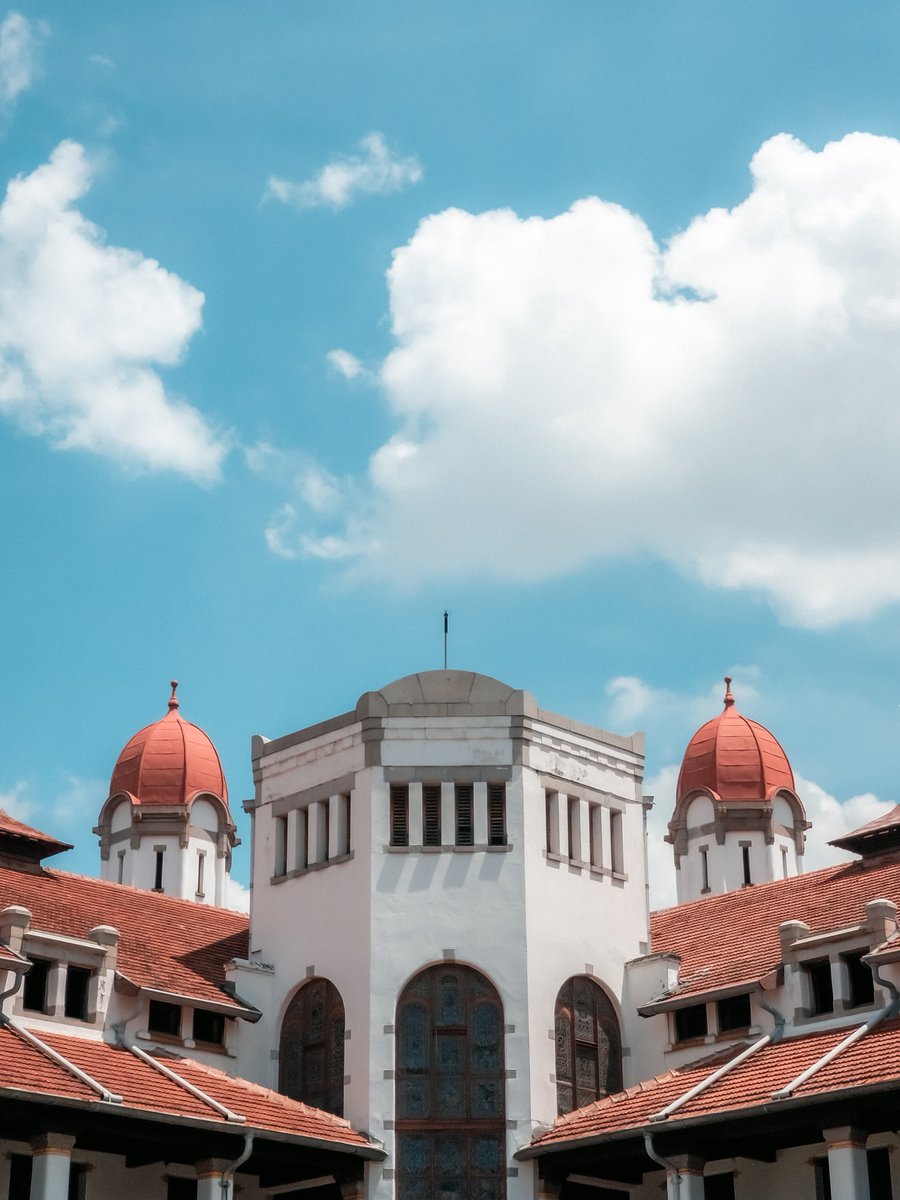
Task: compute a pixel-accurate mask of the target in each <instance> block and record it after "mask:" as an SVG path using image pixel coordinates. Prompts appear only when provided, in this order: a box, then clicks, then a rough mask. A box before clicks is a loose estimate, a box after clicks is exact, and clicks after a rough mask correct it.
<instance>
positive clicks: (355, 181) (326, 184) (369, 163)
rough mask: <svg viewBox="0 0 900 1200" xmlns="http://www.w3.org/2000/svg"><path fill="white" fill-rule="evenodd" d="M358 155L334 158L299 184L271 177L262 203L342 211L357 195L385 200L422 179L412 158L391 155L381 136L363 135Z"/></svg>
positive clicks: (420, 168) (419, 170) (375, 133)
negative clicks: (275, 202)
mask: <svg viewBox="0 0 900 1200" xmlns="http://www.w3.org/2000/svg"><path fill="white" fill-rule="evenodd" d="M359 147H360V153H359V154H351V155H347V156H336V157H334V158H332V160H331V162H329V163H328V164H327V165H326V166H324V167H322V169H321V170H320V171H319V172H318V173H317V174H316V175H314V176H313V178H312V179H307V180H306V181H305V182H303V183H292V182H291V181H290V180H288V179H279V178H278V177H277V176H275V175H273V176H271V177H270V179H269V181H268V183H267V184H266V191H265V195H264V197H263V198H264V199H270V198H271V199H274V200H280V201H281V203H282V204H288V205H290V206H291V207H292V208H300V209H304V208H318V207H319V206H321V205H328V206H329V207H330V208H333V209H341V208H346V207H347V205H348V204H351V203H352V202H353V201H354V200H355V199H356V198H357V196H358V195H360V194H369V195H379V196H388V195H390V194H391V193H392V192H399V191H401V190H402V189H403V188H405V187H406V186H407V185H408V184H411V183H418V182H419V181H420V180H421V179H422V167H421V164H420V163H419V161H418V159H416V158H415V157H413V156H409V157H406V158H402V157H400V155H398V154H396V153H394V152H393V151H392V150H391V149H390V147H389V146H388V144H387V142H386V141H385V138H384V134H382V133H377V132H374V133H367V134H366V136H365V137H364V138H363V139H362V140H361V141H360V143H359Z"/></svg>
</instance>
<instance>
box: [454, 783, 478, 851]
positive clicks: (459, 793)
mask: <svg viewBox="0 0 900 1200" xmlns="http://www.w3.org/2000/svg"><path fill="white" fill-rule="evenodd" d="M473 791H474V788H473V786H472V784H471V783H458V784H457V785H456V844H457V846H474V845H475V814H474V812H473V809H474V803H473Z"/></svg>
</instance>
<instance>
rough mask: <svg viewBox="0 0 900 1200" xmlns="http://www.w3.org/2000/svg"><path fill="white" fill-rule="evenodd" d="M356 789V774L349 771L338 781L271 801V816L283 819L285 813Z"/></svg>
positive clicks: (318, 785)
mask: <svg viewBox="0 0 900 1200" xmlns="http://www.w3.org/2000/svg"><path fill="white" fill-rule="evenodd" d="M355 787H356V772H355V771H349V772H348V773H347V774H346V775H341V776H340V778H338V779H329V780H326V781H325V783H317V784H316V785H315V787H309V788H304V789H303V791H301V792H292V793H291V794H290V795H289V796H278V797H277V799H275V800H273V801H272V816H273V817H283V816H284V815H285V814H286V813H289V812H293V811H294V810H295V809H297V808H306V807H307V805H310V804H316V803H318V802H319V801H320V800H328V799H329V798H330V797H331V796H346V795H348V794H349V793H350V792H352V791H353V789H354V788H355Z"/></svg>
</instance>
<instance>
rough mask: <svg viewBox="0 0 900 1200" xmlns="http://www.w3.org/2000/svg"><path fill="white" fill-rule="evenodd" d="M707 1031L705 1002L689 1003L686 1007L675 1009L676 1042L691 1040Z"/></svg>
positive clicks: (704, 1034)
mask: <svg viewBox="0 0 900 1200" xmlns="http://www.w3.org/2000/svg"><path fill="white" fill-rule="evenodd" d="M707 1033H709V1024H708V1022H707V1019H706V1005H705V1004H689V1005H688V1006H687V1007H686V1008H676V1009H675V1041H676V1042H691V1041H693V1040H694V1039H695V1038H702V1037H706V1035H707Z"/></svg>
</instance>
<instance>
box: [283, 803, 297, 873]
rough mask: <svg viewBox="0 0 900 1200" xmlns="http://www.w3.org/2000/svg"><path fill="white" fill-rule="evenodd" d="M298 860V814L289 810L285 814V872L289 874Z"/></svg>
mask: <svg viewBox="0 0 900 1200" xmlns="http://www.w3.org/2000/svg"><path fill="white" fill-rule="evenodd" d="M296 861H297V814H296V812H289V813H288V814H287V815H286V816H285V829H284V873H285V875H287V874H288V873H289V872H290V871H292V870H293V869H294V864H295V863H296Z"/></svg>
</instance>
